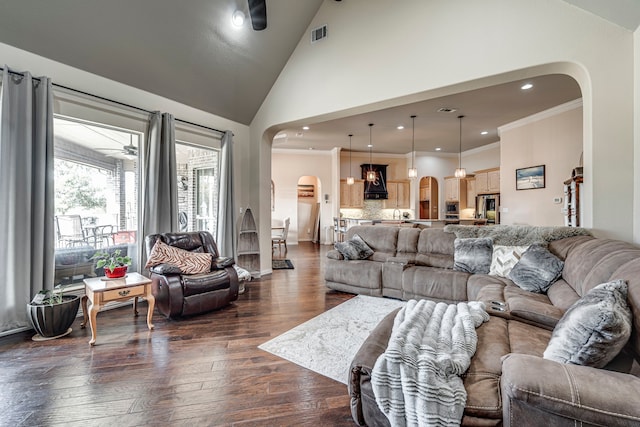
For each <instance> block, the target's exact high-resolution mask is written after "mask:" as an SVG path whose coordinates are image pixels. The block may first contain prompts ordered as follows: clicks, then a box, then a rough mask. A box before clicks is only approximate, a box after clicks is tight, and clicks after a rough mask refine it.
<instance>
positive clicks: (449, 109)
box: [437, 107, 458, 113]
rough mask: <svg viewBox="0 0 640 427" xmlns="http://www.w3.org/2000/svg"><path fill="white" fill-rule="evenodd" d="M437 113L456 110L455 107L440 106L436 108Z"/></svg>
mask: <svg viewBox="0 0 640 427" xmlns="http://www.w3.org/2000/svg"><path fill="white" fill-rule="evenodd" d="M437 111H438V113H455V112H456V111H458V109H457V108H451V107H442V108H438V110H437Z"/></svg>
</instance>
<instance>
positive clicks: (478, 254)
mask: <svg viewBox="0 0 640 427" xmlns="http://www.w3.org/2000/svg"><path fill="white" fill-rule="evenodd" d="M454 249H455V252H454V254H453V269H454V270H458V271H464V272H466V273H471V274H487V273H489V268H490V267H491V255H492V254H493V240H491V239H490V238H488V237H481V238H468V239H456V240H455V242H454Z"/></svg>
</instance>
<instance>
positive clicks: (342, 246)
mask: <svg viewBox="0 0 640 427" xmlns="http://www.w3.org/2000/svg"><path fill="white" fill-rule="evenodd" d="M334 246H335V248H336V249H337V250H338V252H340V253H341V254H342V256H343V257H344V259H346V260H356V259H367V258H369V257H370V256H371V255H373V249H371V248H370V247H369V245H367V243H366V242H365V241H364V240H362V237H360V236H359V235H357V234H354V235H353V237H351V239H349V240H347V241H346V242H337V243H336V244H335V245H334Z"/></svg>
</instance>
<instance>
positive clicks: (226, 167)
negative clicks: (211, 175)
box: [216, 131, 237, 258]
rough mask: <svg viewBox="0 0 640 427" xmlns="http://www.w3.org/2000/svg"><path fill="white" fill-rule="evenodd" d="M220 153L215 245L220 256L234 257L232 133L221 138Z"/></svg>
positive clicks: (234, 209) (234, 210)
mask: <svg viewBox="0 0 640 427" xmlns="http://www.w3.org/2000/svg"><path fill="white" fill-rule="evenodd" d="M221 148H222V149H221V152H220V189H219V191H218V197H219V203H218V218H217V219H218V225H217V227H216V231H217V234H218V235H217V236H216V243H217V244H218V251H219V252H220V255H222V256H227V257H234V258H235V257H236V255H237V254H236V208H235V204H236V203H235V197H234V193H233V133H232V132H230V131H227V132H225V133H224V136H223V137H222V147H221Z"/></svg>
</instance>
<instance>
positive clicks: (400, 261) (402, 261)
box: [386, 256, 415, 267]
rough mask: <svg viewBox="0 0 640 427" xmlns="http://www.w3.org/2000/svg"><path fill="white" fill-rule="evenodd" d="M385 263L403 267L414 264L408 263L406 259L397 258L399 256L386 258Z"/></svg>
mask: <svg viewBox="0 0 640 427" xmlns="http://www.w3.org/2000/svg"><path fill="white" fill-rule="evenodd" d="M386 262H390V263H392V264H400V265H403V266H405V267H408V266H409V265H413V264H415V262H413V261H410V260H409V259H408V258H404V257H399V256H394V257H390V258H387V260H386Z"/></svg>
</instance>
